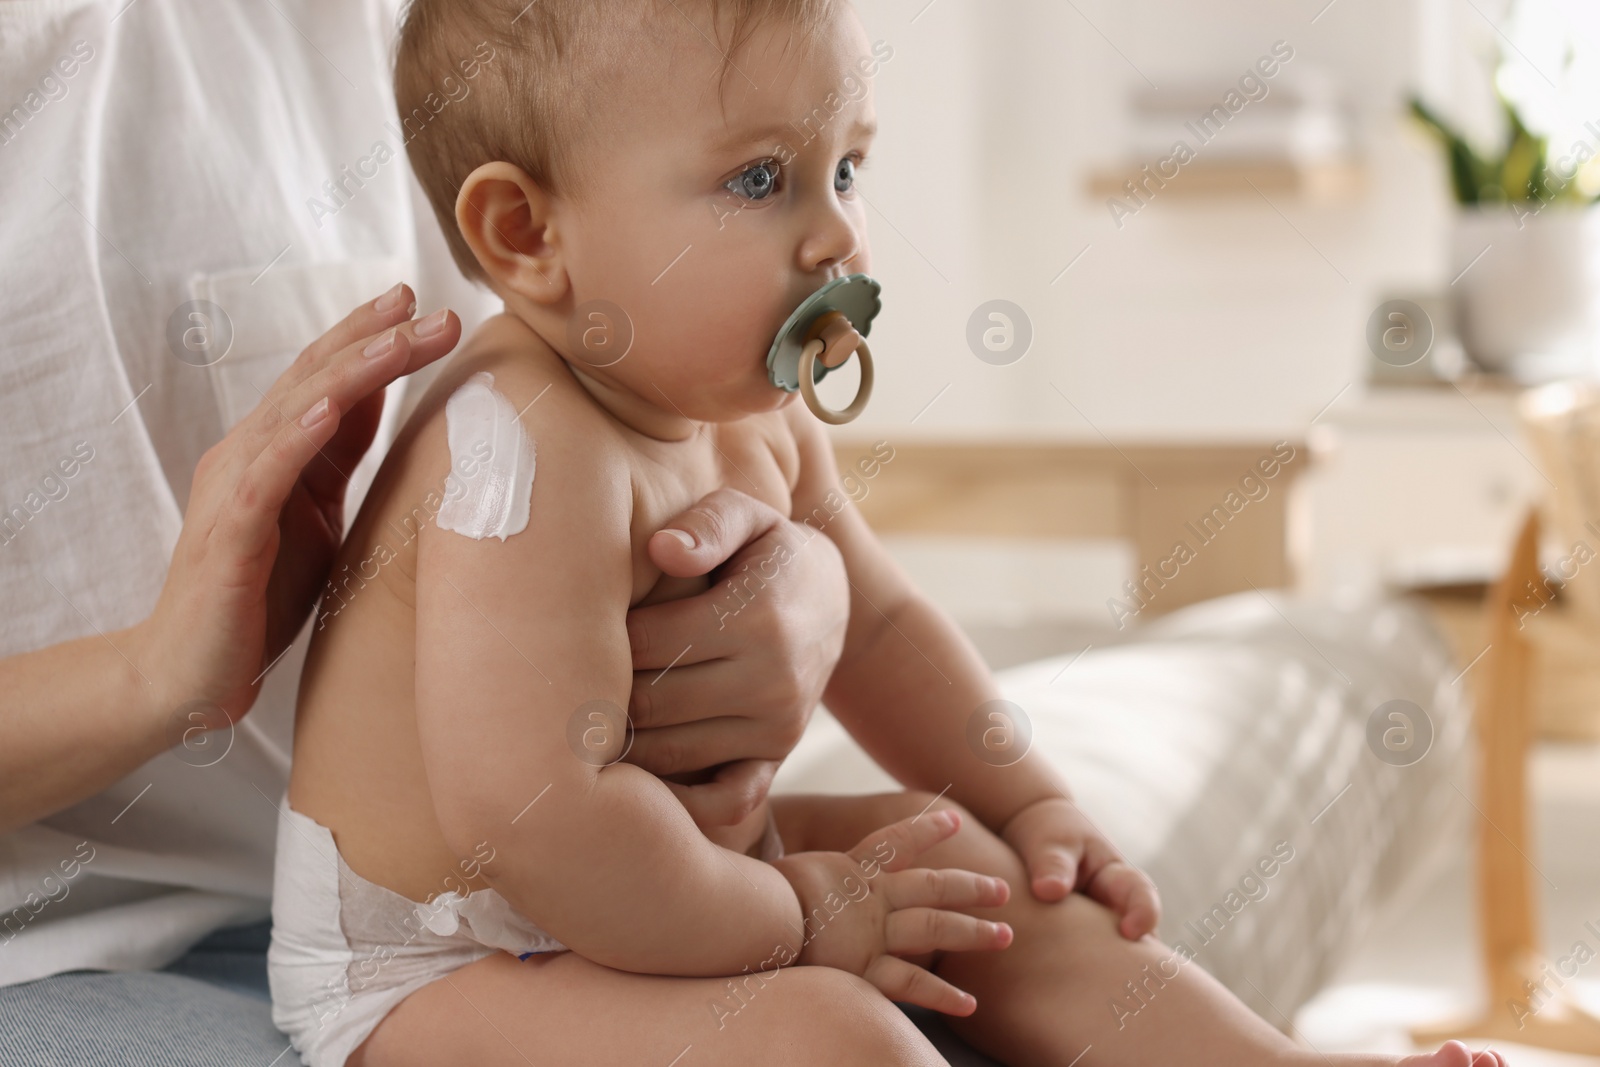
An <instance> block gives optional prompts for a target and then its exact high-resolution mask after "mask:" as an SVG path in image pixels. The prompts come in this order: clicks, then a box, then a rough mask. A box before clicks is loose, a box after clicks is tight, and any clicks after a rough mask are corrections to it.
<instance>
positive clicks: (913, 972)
mask: <svg viewBox="0 0 1600 1067" xmlns="http://www.w3.org/2000/svg"><path fill="white" fill-rule="evenodd" d="M861 977H863V978H865V979H866V980H867V981H869V982H871V983H872V984H873V985H874V986H876V987H877V989H878V992H880V993H882V994H883V995H884V996H886V997H888V998H889V999H890V1000H896V1001H899V1002H901V1003H903V1004H915V1005H917V1006H918V1007H920V1008H930V1009H932V1010H933V1011H937V1012H942V1013H943V1014H945V1015H971V1014H972V1013H973V1012H974V1011H977V1010H978V1002H977V1000H976V999H975V998H974V997H973V996H972V994H971V993H963V992H962V991H961V990H959V989H957V988H956V987H955V986H953V985H951V984H950V983H949V982H946V981H945V980H944V979H943V978H940V977H939V976H938V975H936V974H934V973H933V972H932V971H929V970H924V969H923V968H921V967H918V966H917V965H916V964H914V963H907V962H906V961H905V960H897V959H895V958H894V957H893V956H879V957H878V958H877V959H875V960H873V961H872V963H871V964H869V965H868V966H867V971H866V973H865V974H863V975H862V976H861Z"/></svg>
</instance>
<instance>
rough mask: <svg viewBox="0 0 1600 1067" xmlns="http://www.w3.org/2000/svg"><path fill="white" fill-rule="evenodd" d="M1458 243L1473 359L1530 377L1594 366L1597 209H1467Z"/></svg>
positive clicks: (1461, 318) (1459, 295) (1454, 266)
mask: <svg viewBox="0 0 1600 1067" xmlns="http://www.w3.org/2000/svg"><path fill="white" fill-rule="evenodd" d="M1535 212H1537V213H1535ZM1452 245H1453V247H1452V250H1451V267H1450V276H1451V278H1453V279H1454V281H1452V283H1451V288H1452V291H1453V292H1454V294H1455V299H1456V319H1457V322H1458V323H1459V325H1460V330H1461V340H1462V343H1463V344H1464V345H1465V346H1466V349H1467V353H1468V355H1470V356H1471V357H1472V358H1473V361H1474V362H1476V363H1477V364H1478V365H1479V366H1481V367H1483V368H1484V369H1485V370H1490V371H1495V372H1498V373H1501V374H1506V375H1509V376H1511V377H1514V378H1517V379H1519V380H1521V381H1528V382H1533V381H1549V380H1552V379H1555V378H1559V377H1566V376H1573V375H1577V376H1583V377H1587V376H1591V375H1592V374H1593V373H1594V369H1595V367H1596V339H1597V336H1600V333H1597V330H1596V323H1597V321H1600V315H1597V313H1596V304H1597V301H1600V212H1597V211H1596V210H1595V209H1594V208H1592V207H1577V206H1567V205H1551V206H1543V207H1542V206H1541V205H1540V204H1539V203H1538V202H1537V201H1534V202H1531V203H1527V204H1518V205H1516V206H1515V207H1511V206H1507V205H1505V204H1498V205H1487V206H1484V207H1481V208H1478V207H1468V208H1463V209H1462V210H1461V213H1460V215H1459V216H1458V217H1457V220H1456V227H1455V234H1454V240H1453V242H1452Z"/></svg>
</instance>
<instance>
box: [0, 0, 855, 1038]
mask: <svg viewBox="0 0 1600 1067" xmlns="http://www.w3.org/2000/svg"><path fill="white" fill-rule="evenodd" d="M393 18H394V11H393V6H392V5H390V4H386V3H380V2H374V0H348V2H343V3H336V4H316V3H311V2H295V0H280V2H277V3H272V4H264V5H263V4H246V3H227V2H223V3H217V2H214V0H213V2H209V3H198V2H189V0H134V2H133V3H131V4H130V3H127V0H114V2H106V3H101V2H95V0H45V2H42V3H10V2H4V3H0V194H3V197H4V202H5V204H6V210H5V211H4V212H3V213H0V281H3V283H4V285H3V289H0V291H3V292H4V294H5V296H4V297H3V298H0V299H3V301H4V307H5V310H6V315H5V320H6V322H7V323H8V329H9V331H10V336H9V338H8V340H7V343H6V345H5V348H4V353H5V354H4V356H3V357H0V358H3V362H0V590H3V591H4V600H3V602H0V603H3V608H0V738H3V739H4V740H3V742H0V1043H3V1047H0V1059H3V1060H4V1061H5V1062H7V1063H88V1062H95V1061H96V1060H97V1058H98V1057H104V1056H105V1055H106V1053H105V1052H104V1051H103V1050H104V1049H106V1047H107V1046H111V1047H112V1048H114V1049H115V1052H114V1054H113V1055H112V1056H111V1059H110V1061H114V1062H118V1063H131V1064H142V1063H151V1064H155V1063H160V1064H175V1063H191V1062H193V1063H201V1062H205V1063H215V1062H233V1061H235V1060H237V1061H238V1062H241V1063H261V1064H265V1063H268V1062H269V1061H271V1060H272V1059H273V1058H274V1057H275V1056H277V1055H278V1054H280V1053H281V1052H282V1051H283V1050H284V1048H285V1047H286V1046H287V1040H286V1039H285V1038H283V1037H281V1035H279V1034H278V1033H277V1032H276V1031H275V1030H274V1029H273V1028H272V1026H271V1024H270V1021H269V1015H268V1008H267V1004H266V1003H265V981H264V963H263V957H262V953H264V951H265V947H266V922H265V917H266V916H267V914H268V907H269V901H268V893H269V891H270V886H271V880H272V848H273V843H274V829H275V826H276V819H277V812H276V810H275V804H276V801H277V799H278V798H279V797H280V796H281V795H282V791H283V785H284V782H285V781H286V777H287V769H288V754H289V751H290V744H289V741H290V736H291V732H290V731H291V726H292V715H293V700H294V695H295V691H296V688H297V682H298V674H299V668H300V661H301V658H302V657H303V655H304V649H305V640H306V633H307V631H306V623H307V622H308V620H309V618H310V614H311V609H312V607H313V605H314V603H315V601H316V598H317V597H318V595H319V594H320V593H321V592H322V591H323V588H324V582H325V580H326V578H327V574H326V571H327V567H328V561H329V560H330V559H331V557H332V552H333V550H334V548H335V547H336V546H337V544H338V542H339V538H340V536H341V534H342V532H343V528H344V520H345V519H346V517H347V516H349V515H353V513H354V512H353V509H354V508H355V507H356V506H357V505H358V504H359V502H360V499H361V496H362V494H363V493H364V492H365V489H366V485H367V483H368V482H369V481H370V478H371V476H372V473H373V471H374V470H375V469H376V464H377V462H378V460H379V459H381V453H382V450H383V448H384V447H386V446H387V444H388V440H389V435H390V433H391V432H392V428H393V427H394V426H396V425H397V424H398V423H399V421H400V418H399V416H400V414H401V408H402V407H403V405H402V403H400V402H399V401H400V397H399V395H398V394H399V393H400V390H394V391H392V392H394V393H395V394H397V395H394V396H390V397H389V402H388V403H387V404H385V403H384V387H385V386H386V385H388V384H389V383H391V382H393V381H395V380H396V379H399V378H402V377H403V376H404V375H407V374H410V373H412V372H415V371H417V370H419V369H421V368H423V367H425V366H427V365H429V364H431V363H433V362H434V361H435V360H438V359H439V358H440V357H441V356H443V355H445V354H446V353H447V352H449V351H450V349H451V348H452V347H454V345H455V343H456V341H457V340H458V339H459V337H460V336H461V333H462V330H463V328H464V327H466V328H470V327H471V326H472V325H474V324H475V322H476V321H477V320H478V319H479V318H481V317H482V316H483V315H485V314H487V313H488V312H489V310H490V309H489V308H487V307H485V298H484V294H482V293H480V292H478V291H476V290H471V289H468V288H466V286H465V283H463V282H460V281H459V279H458V277H457V276H456V274H455V271H454V269H453V267H452V266H451V265H450V262H449V258H448V255H447V254H446V253H445V252H444V247H443V241H442V238H441V237H440V235H439V233H438V230H437V226H436V224H435V222H434V221H433V219H432V217H431V216H430V215H429V214H428V213H427V212H426V211H424V212H422V213H421V214H422V217H418V214H417V212H416V211H415V210H414V208H413V204H414V203H421V202H422V201H421V200H420V198H418V199H416V200H415V201H414V200H413V195H414V193H413V188H412V180H411V178H410V175H409V172H408V171H407V170H406V169H405V166H406V165H405V161H404V159H403V158H401V157H402V156H403V152H400V151H399V149H400V148H401V147H402V146H401V143H400V140H399V136H400V135H399V134H397V133H396V132H395V131H394V127H393V124H392V122H391V120H390V118H389V116H390V114H391V107H392V105H391V103H390V96H389V92H388V88H387V86H388V71H387V65H386V60H385V58H384V57H385V55H386V54H387V41H388V35H389V34H390V32H391V27H392V25H393ZM379 146H387V147H388V148H389V149H391V150H392V151H389V152H385V151H383V150H382V149H381V148H380V147H379ZM435 267H437V268H439V269H438V270H437V272H434V271H433V270H432V268H435ZM399 277H412V278H416V279H418V284H417V288H416V290H415V291H413V290H412V289H411V288H410V287H408V286H396V285H394V282H395V280H396V279H397V278H399ZM380 293H382V294H383V295H382V296H379V295H378V294H380ZM444 303H449V305H450V306H451V307H452V308H455V309H458V310H459V311H460V315H458V314H456V313H455V312H447V313H446V314H445V315H444V316H443V318H442V320H434V321H436V322H437V323H438V326H437V328H436V329H434V330H432V331H431V332H429V331H428V330H427V327H426V326H424V325H423V323H425V322H427V321H428V320H429V316H430V313H432V312H433V311H435V310H436V309H437V308H439V307H440V306H441V305H442V304H444ZM414 305H415V306H414ZM351 308H354V309H355V310H353V311H351V310H350V309H351ZM341 316H342V321H339V322H338V324H337V325H334V326H332V328H331V329H330V328H329V324H330V323H333V322H335V320H339V319H341ZM463 318H465V319H466V321H465V323H463V321H462V320H463ZM393 327H398V329H397V330H395V333H394V335H393V342H392V343H391V344H390V345H389V346H388V347H387V348H386V349H385V350H383V351H382V352H381V353H380V354H378V355H376V356H372V357H369V356H365V355H363V352H364V351H366V350H367V349H369V348H372V347H374V345H373V342H374V341H375V340H378V339H380V338H382V337H384V336H387V335H388V331H389V330H390V329H391V328H393ZM318 334H321V336H320V337H318ZM313 337H315V338H317V339H316V340H314V341H312V342H311V344H309V345H308V346H305V347H304V348H303V349H302V346H303V345H305V342H306V340H307V339H309V338H313ZM377 347H380V348H381V347H383V346H377ZM297 353H298V354H297ZM418 392H420V389H415V388H413V390H412V391H411V395H412V396H413V397H414V396H415V394H416V393H418ZM324 398H326V400H325V401H324ZM308 415H309V416H311V417H310V418H307V416H308ZM374 443H376V445H377V447H376V448H372V447H371V446H372V445H373V444H374ZM786 522H787V520H785V519H783V518H782V517H781V516H778V515H776V514H775V513H773V512H771V511H770V509H764V508H762V507H761V506H760V505H758V504H756V503H755V502H754V501H751V500H749V499H748V498H742V497H739V496H738V495H737V494H733V495H728V494H722V495H719V496H717V497H716V498H715V499H708V500H707V501H704V502H702V504H701V505H699V506H697V508H696V509H692V510H691V511H690V512H688V513H686V514H685V515H683V516H680V517H679V518H678V519H675V520H674V521H673V523H672V524H671V525H673V526H676V527H678V528H684V529H690V530H692V531H693V532H694V533H695V534H696V535H697V541H698V543H699V545H700V547H699V548H697V549H695V550H693V551H689V550H683V551H682V552H679V551H678V550H677V549H673V550H672V551H673V553H674V557H675V558H672V559H659V560H657V562H658V563H659V564H660V565H661V566H663V568H665V569H668V570H670V571H673V572H674V573H680V574H684V575H691V574H703V573H706V572H708V571H710V570H711V569H712V568H714V567H716V566H718V565H720V564H722V563H724V562H725V561H727V560H728V558H729V557H730V556H736V555H737V554H743V553H750V554H763V555H764V554H766V553H767V552H769V551H770V547H767V546H766V545H765V542H767V541H768V539H770V538H772V537H775V536H779V535H781V534H782V526H783V524H785V523H786ZM806 556H807V558H806V559H805V560H799V561H797V563H796V566H795V567H794V568H790V569H786V571H785V573H784V575H783V576H781V578H780V580H781V581H783V582H786V583H787V584H788V586H789V592H790V593H792V595H786V596H784V597H768V598H760V599H759V600H758V602H757V603H755V604H753V605H751V611H752V612H755V613H757V614H758V615H759V618H758V619H757V620H756V623H755V625H756V626H758V627H759V628H760V629H759V631H757V632H759V633H761V635H762V637H763V640H760V641H756V642H752V643H751V644H748V645H746V646H743V647H741V648H732V647H728V646H725V645H722V644H720V643H719V635H718V634H717V632H716V631H715V629H714V628H713V627H712V626H709V625H707V624H708V623H711V622H714V620H715V618H716V614H715V612H713V611H711V610H708V605H706V604H704V603H699V602H697V601H681V602H678V603H676V604H669V605H661V606H659V607H657V608H653V609H649V610H648V611H644V612H640V613H637V614H636V615H635V616H634V617H633V619H632V620H631V621H630V627H631V628H632V629H633V631H634V632H635V634H636V636H637V638H638V640H637V641H636V647H638V648H640V649H641V651H640V652H639V653H638V655H637V658H636V662H635V667H636V668H637V669H639V670H640V671H641V672H642V673H643V677H644V678H645V680H646V681H647V682H648V681H649V680H650V679H653V678H655V677H656V676H657V675H658V674H659V673H660V671H661V670H662V669H663V668H665V667H666V666H667V665H668V662H669V661H670V660H672V659H673V657H674V656H675V655H676V654H677V652H678V650H681V649H682V648H684V647H685V646H686V645H692V646H693V651H692V652H691V653H690V654H689V655H688V656H685V657H683V658H682V659H680V660H678V662H677V665H676V667H675V668H674V670H673V671H672V672H671V674H670V675H668V676H666V677H665V678H664V679H663V680H662V682H661V683H660V684H659V685H657V686H655V687H654V688H653V689H652V702H651V708H652V713H653V714H655V715H658V716H659V718H657V719H655V720H654V721H655V722H658V723H659V722H671V723H676V724H677V725H672V726H653V725H652V722H650V721H639V722H636V724H635V725H636V726H637V727H638V728H639V733H638V738H637V741H636V743H635V745H634V748H633V750H632V751H631V752H630V754H629V759H630V761H632V762H636V763H638V764H639V765H640V766H643V767H645V768H646V769H648V770H651V771H653V772H655V773H658V774H667V773H671V772H675V771H682V770H697V769H701V768H705V767H711V766H718V765H722V768H723V769H722V771H721V772H720V773H719V776H718V778H717V779H716V780H715V781H713V782H711V783H708V784H706V785H703V786H698V787H694V788H692V789H691V790H689V795H688V799H687V800H686V803H688V804H689V805H690V806H691V807H692V808H693V809H694V811H695V814H696V817H697V819H699V820H701V821H703V822H707V823H709V822H714V821H716V820H719V819H727V820H729V821H736V820H737V819H739V818H742V817H743V814H744V813H745V812H747V811H748V810H749V809H750V806H752V805H753V804H754V803H755V802H756V801H757V800H758V799H759V798H760V796H762V795H763V794H764V793H765V790H766V787H767V785H768V783H769V782H770V779H771V774H772V770H773V767H774V764H773V763H772V762H771V761H770V760H766V759H755V758H749V757H752V756H753V755H754V754H757V753H761V754H766V753H773V752H778V753H781V752H786V751H787V750H788V748H789V747H791V746H792V745H793V743H794V740H795V739H796V738H797V737H798V735H799V733H800V730H801V729H802V728H803V726H804V722H805V717H806V716H807V715H808V714H809V711H810V709H811V708H812V707H813V706H814V705H815V703H816V700H817V697H818V695H819V694H820V691H821V688H822V685H823V682H824V681H825V680H826V678H827V676H828V674H829V673H830V672H831V670H832V668H833V664H834V662H835V660H836V659H837V656H838V650H839V647H840V642H841V640H842V637H843V623H844V618H845V614H846V612H847V598H846V595H845V589H844V587H843V586H844V583H843V581H842V577H843V573H842V569H841V568H840V566H839V563H838V560H837V557H836V556H830V555H827V554H822V553H807V554H806ZM737 562H738V560H737V558H736V559H735V563H737ZM708 595H711V594H708ZM780 602H786V606H785V611H784V614H783V616H782V617H780V616H779V615H778V613H777V611H776V607H775V605H777V604H778V603H780ZM696 608H698V609H699V610H698V611H697V610H695V609H696ZM297 634H298V635H299V637H298V640H297V639H296V635H297ZM702 657H703V658H702ZM723 657H725V658H723ZM719 658H720V659H721V662H720V663H719V669H717V670H710V669H707V668H704V667H697V665H698V664H704V663H706V662H708V661H710V660H713V659H719ZM730 668H731V669H730ZM644 672H647V673H644ZM735 691H737V692H740V693H741V694H743V695H744V698H743V699H742V700H741V701H740V702H739V703H740V706H742V707H743V708H744V709H745V712H744V714H745V715H746V719H745V720H744V721H742V722H735V721H734V720H731V719H726V718H722V719H718V720H716V721H707V722H700V723H696V722H694V721H693V720H694V718H695V717H696V715H697V714H699V713H700V711H699V709H705V708H720V707H725V706H728V704H729V703H730V702H729V701H728V700H727V699H726V696H725V694H727V693H731V692H735ZM750 693H761V694H765V695H766V697H767V699H765V700H757V701H754V702H752V701H750V700H749V694H750ZM690 738H692V739H693V744H692V745H690V744H689V743H688V742H689V739H690ZM686 751H689V752H692V753H693V755H692V756H683V755H682V753H684V752H686ZM672 754H678V755H672ZM675 760H676V762H674V761H675ZM685 760H687V762H684V761H685ZM197 943H199V944H198V946H197ZM106 972H111V973H106Z"/></svg>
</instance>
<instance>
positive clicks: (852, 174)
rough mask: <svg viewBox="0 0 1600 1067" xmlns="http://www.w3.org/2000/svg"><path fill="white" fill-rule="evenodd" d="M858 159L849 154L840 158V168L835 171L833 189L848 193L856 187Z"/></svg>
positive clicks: (837, 191)
mask: <svg viewBox="0 0 1600 1067" xmlns="http://www.w3.org/2000/svg"><path fill="white" fill-rule="evenodd" d="M855 184H856V161H855V160H853V159H851V158H850V157H849V156H845V157H844V158H843V159H841V160H839V169H838V170H836V171H834V172H833V190H834V192H836V193H848V192H849V191H850V190H851V189H853V188H855Z"/></svg>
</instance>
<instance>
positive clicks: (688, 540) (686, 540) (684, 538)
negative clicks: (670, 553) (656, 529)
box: [661, 526, 695, 549]
mask: <svg viewBox="0 0 1600 1067" xmlns="http://www.w3.org/2000/svg"><path fill="white" fill-rule="evenodd" d="M661 532H662V533H664V534H666V535H667V536H668V537H670V538H672V539H673V540H675V541H677V542H678V544H680V545H682V546H683V547H684V548H690V549H692V548H694V547H695V539H694V535H693V534H691V533H689V532H688V531H687V530H675V529H673V528H672V527H670V526H668V527H665V528H664V529H662V531H661Z"/></svg>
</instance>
